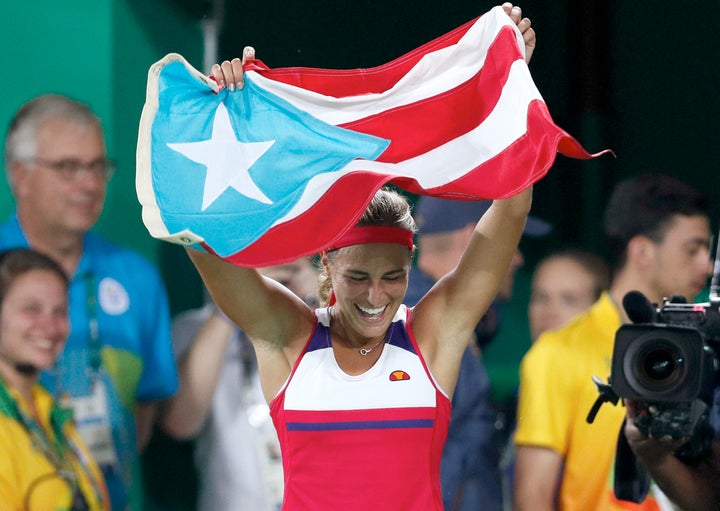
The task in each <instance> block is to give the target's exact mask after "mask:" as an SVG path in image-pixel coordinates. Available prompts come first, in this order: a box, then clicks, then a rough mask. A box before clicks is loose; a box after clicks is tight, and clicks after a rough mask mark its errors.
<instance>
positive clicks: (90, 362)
mask: <svg viewBox="0 0 720 511" xmlns="http://www.w3.org/2000/svg"><path fill="white" fill-rule="evenodd" d="M5 168H6V170H7V177H8V181H9V184H10V188H11V190H12V193H13V195H14V197H15V200H16V203H17V210H16V212H15V213H14V214H13V215H12V216H11V218H10V219H9V220H8V221H7V222H6V223H5V224H3V225H0V248H9V247H28V246H29V247H32V248H34V249H36V250H39V251H41V252H44V253H46V254H48V255H50V256H51V257H53V258H54V259H55V260H56V261H58V263H60V265H61V266H62V268H63V269H64V270H65V272H66V273H67V274H68V275H70V279H71V281H70V337H69V339H68V342H67V346H66V348H65V351H64V352H63V354H62V355H61V356H60V358H59V359H58V363H57V364H56V366H55V368H54V370H53V371H51V372H47V373H45V374H43V375H42V379H41V381H42V383H43V384H44V385H45V386H46V387H47V388H48V389H49V390H50V391H52V392H57V391H60V390H62V391H66V392H69V393H70V395H71V396H72V398H73V406H74V411H75V420H76V424H77V428H78V432H79V433H80V435H81V436H82V438H83V440H85V442H86V443H87V444H88V446H89V447H90V449H91V451H92V453H93V455H94V457H95V459H96V460H97V462H98V463H99V465H100V466H101V468H102V470H103V474H104V475H105V480H106V482H107V485H108V489H109V491H110V498H111V501H112V508H113V510H118V511H123V510H125V509H128V506H130V504H131V502H132V506H131V509H133V510H136V511H138V510H140V509H141V497H142V492H141V483H140V481H141V478H140V475H139V468H140V465H139V452H140V450H141V449H142V448H143V447H144V446H145V445H146V443H147V441H148V439H149V436H150V433H151V431H152V423H153V420H154V414H155V410H156V404H157V403H158V402H159V401H160V400H163V399H165V398H167V397H169V396H170V395H172V394H173V393H174V392H175V389H176V388H177V376H176V371H175V364H174V360H173V356H172V345H171V342H170V318H169V311H168V303H167V296H166V294H165V289H164V286H163V284H162V282H161V280H160V276H159V274H158V273H157V271H156V269H155V268H154V267H153V266H151V265H150V264H149V263H148V262H147V261H146V260H145V259H143V258H142V257H140V256H139V255H137V254H135V253H134V252H131V251H129V250H126V249H124V248H121V247H119V246H116V245H114V244H111V243H109V242H107V241H105V240H104V239H102V238H101V237H100V236H98V235H97V234H95V233H93V232H92V231H91V230H90V229H91V228H92V227H93V225H95V222H96V221H97V219H98V217H99V216H100V213H101V211H102V209H103V205H104V202H105V194H106V190H107V184H108V181H109V179H110V177H111V176H112V174H113V171H114V170H115V166H114V164H113V162H112V161H110V160H109V159H108V157H107V154H106V150H105V139H104V135H103V129H102V126H101V123H100V120H99V119H98V118H97V117H96V116H95V114H93V113H92V112H91V111H90V109H89V108H88V106H87V105H85V104H82V103H79V102H77V101H74V100H71V99H68V98H66V97H64V96H58V95H51V94H48V95H43V96H40V97H37V98H35V99H33V100H31V101H29V102H28V103H26V104H25V105H23V106H22V107H21V108H20V109H19V110H18V112H17V113H16V114H15V116H14V118H13V120H12V122H11V124H10V128H9V130H8V134H7V138H6V140H5ZM131 489H132V490H133V492H132V494H131V491H130V490H131Z"/></svg>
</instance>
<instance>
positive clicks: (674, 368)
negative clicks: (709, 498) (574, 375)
mask: <svg viewBox="0 0 720 511" xmlns="http://www.w3.org/2000/svg"><path fill="white" fill-rule="evenodd" d="M719 251H720V245H719ZM719 255H720V254H719ZM719 290H720V257H716V260H715V271H714V272H713V278H712V281H711V285H710V298H709V301H708V302H704V303H687V300H686V299H685V298H684V297H682V296H677V295H674V296H672V297H670V298H665V299H664V300H663V303H662V305H660V306H656V305H654V304H652V303H650V301H649V300H648V299H647V298H646V297H645V296H644V295H643V294H642V293H640V292H638V291H631V292H629V293H627V294H626V295H625V297H624V298H623V308H624V309H625V312H626V313H627V315H628V318H630V320H631V321H632V322H633V323H632V324H628V325H623V326H621V327H620V328H619V329H618V331H617V332H616V334H615V346H614V350H613V356H612V362H611V374H610V378H609V380H608V383H607V384H605V383H603V382H602V381H601V380H600V379H598V378H596V377H593V380H594V381H595V384H596V386H597V387H598V391H599V392H600V396H599V397H598V399H597V401H596V402H595V404H594V405H593V407H592V409H591V410H590V413H589V414H588V418H587V421H588V422H589V423H592V422H593V420H594V418H595V415H596V414H597V412H598V410H599V408H600V407H601V406H602V405H603V404H604V403H606V402H610V403H612V404H617V402H618V400H619V399H620V398H628V399H632V400H634V401H635V402H636V403H637V412H636V415H635V417H633V418H634V420H635V423H636V425H637V427H638V429H640V431H641V432H642V433H644V434H645V435H647V436H650V437H653V438H661V437H671V438H673V439H684V438H686V439H688V441H687V442H685V443H684V444H683V445H682V446H681V447H680V448H679V449H677V450H676V451H675V456H676V457H678V458H679V459H680V460H682V461H683V462H685V463H689V464H693V463H696V462H698V461H700V460H702V459H704V458H706V457H707V456H708V455H709V453H710V444H711V442H712V439H713V429H712V427H711V424H710V409H711V407H712V404H713V394H714V389H715V387H716V385H717V383H718V361H719V360H720V292H719ZM649 484H650V480H649V476H648V475H647V473H646V472H645V471H644V469H642V467H640V465H639V464H638V462H637V460H636V459H635V456H634V455H633V453H632V450H631V449H630V447H629V444H628V443H627V440H626V439H625V435H624V433H623V432H622V431H620V434H619V437H618V445H617V451H616V456H615V494H616V496H617V497H618V498H619V499H621V500H629V501H632V502H642V501H643V500H644V499H645V496H646V495H647V492H648V489H649Z"/></svg>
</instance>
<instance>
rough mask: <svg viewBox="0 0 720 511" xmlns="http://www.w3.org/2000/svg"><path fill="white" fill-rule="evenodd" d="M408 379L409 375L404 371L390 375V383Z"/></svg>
mask: <svg viewBox="0 0 720 511" xmlns="http://www.w3.org/2000/svg"><path fill="white" fill-rule="evenodd" d="M409 379H410V375H409V374H408V373H406V372H405V371H393V372H392V373H390V381H403V380H409Z"/></svg>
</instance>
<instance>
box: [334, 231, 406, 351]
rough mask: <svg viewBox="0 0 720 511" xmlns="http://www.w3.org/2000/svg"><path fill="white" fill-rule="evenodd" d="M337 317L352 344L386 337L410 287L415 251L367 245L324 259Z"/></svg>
mask: <svg viewBox="0 0 720 511" xmlns="http://www.w3.org/2000/svg"><path fill="white" fill-rule="evenodd" d="M324 262H325V264H326V265H327V271H328V274H329V275H330V278H331V280H332V287H333V293H334V294H335V300H336V305H335V309H336V311H337V315H334V317H335V318H336V319H337V320H338V321H339V322H340V324H341V325H342V328H343V330H344V333H345V335H346V336H348V337H350V338H351V339H349V340H351V341H356V342H358V343H360V342H368V341H370V340H374V339H380V338H384V336H385V333H386V331H387V329H388V328H389V327H390V323H391V322H392V318H393V317H394V316H395V313H396V312H397V310H398V308H399V307H400V305H401V304H402V301H403V298H404V297H405V292H406V291H407V286H408V275H409V273H410V266H411V264H412V252H411V250H409V249H408V248H407V247H405V246H403V245H400V244H396V243H365V244H361V245H352V246H350V247H346V248H343V249H340V250H338V251H337V252H335V253H333V254H332V255H331V256H329V257H326V258H325V259H324Z"/></svg>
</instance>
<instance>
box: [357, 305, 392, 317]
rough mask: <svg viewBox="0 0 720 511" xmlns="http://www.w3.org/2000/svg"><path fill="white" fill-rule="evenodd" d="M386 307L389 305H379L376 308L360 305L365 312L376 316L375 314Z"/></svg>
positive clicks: (359, 307)
mask: <svg viewBox="0 0 720 511" xmlns="http://www.w3.org/2000/svg"><path fill="white" fill-rule="evenodd" d="M385 307H387V305H384V306H382V307H377V308H375V309H369V308H367V307H363V306H362V305H358V309H360V310H361V311H362V312H364V313H365V314H370V315H372V316H374V315H375V314H380V313H381V312H382V311H384V310H385Z"/></svg>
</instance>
